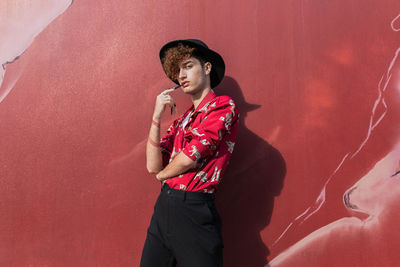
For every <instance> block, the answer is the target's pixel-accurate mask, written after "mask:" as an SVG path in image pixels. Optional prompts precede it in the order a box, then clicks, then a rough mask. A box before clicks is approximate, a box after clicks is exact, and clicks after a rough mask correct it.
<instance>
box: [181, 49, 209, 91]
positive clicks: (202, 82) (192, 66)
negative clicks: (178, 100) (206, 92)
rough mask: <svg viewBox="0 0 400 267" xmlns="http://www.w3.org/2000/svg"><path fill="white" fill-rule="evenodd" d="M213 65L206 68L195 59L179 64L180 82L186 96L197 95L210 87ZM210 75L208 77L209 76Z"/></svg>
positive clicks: (205, 65)
mask: <svg viewBox="0 0 400 267" xmlns="http://www.w3.org/2000/svg"><path fill="white" fill-rule="evenodd" d="M210 71H211V63H209V62H206V63H205V64H204V66H202V65H201V62H200V61H199V60H198V59H197V58H194V57H190V58H187V59H184V60H182V61H181V62H180V64H179V73H178V82H179V84H181V85H182V91H183V92H184V93H185V94H196V93H198V92H200V91H201V90H202V89H204V88H205V87H206V86H209V74H210ZM207 75H208V76H207Z"/></svg>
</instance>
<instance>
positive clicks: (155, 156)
mask: <svg viewBox="0 0 400 267" xmlns="http://www.w3.org/2000/svg"><path fill="white" fill-rule="evenodd" d="M159 123H160V118H158V117H154V116H153V122H152V124H151V127H150V132H149V138H148V140H147V144H146V166H147V170H148V171H149V172H150V173H158V172H159V171H160V170H162V154H161V149H160V126H159Z"/></svg>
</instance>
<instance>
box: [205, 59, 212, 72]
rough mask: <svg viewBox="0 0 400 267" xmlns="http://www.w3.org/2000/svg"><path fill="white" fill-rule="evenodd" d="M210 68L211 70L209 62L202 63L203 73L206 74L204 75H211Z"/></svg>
mask: <svg viewBox="0 0 400 267" xmlns="http://www.w3.org/2000/svg"><path fill="white" fill-rule="evenodd" d="M211 68H212V65H211V62H206V63H204V72H205V73H206V75H208V74H210V73H211Z"/></svg>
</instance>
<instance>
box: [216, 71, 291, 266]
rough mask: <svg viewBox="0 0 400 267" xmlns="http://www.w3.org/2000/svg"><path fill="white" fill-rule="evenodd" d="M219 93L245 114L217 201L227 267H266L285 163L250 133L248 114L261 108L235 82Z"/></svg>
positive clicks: (225, 83) (229, 81) (225, 84)
mask: <svg viewBox="0 0 400 267" xmlns="http://www.w3.org/2000/svg"><path fill="white" fill-rule="evenodd" d="M215 91H216V94H217V95H229V96H231V97H232V98H233V99H234V101H235V103H236V105H237V106H238V108H239V112H240V119H239V129H238V136H237V142H236V145H235V149H234V152H233V154H232V158H231V160H230V163H229V165H228V168H227V170H226V172H225V174H224V177H223V182H222V183H221V184H220V186H219V191H218V193H217V194H218V195H217V201H216V203H217V206H218V209H219V212H220V214H221V217H222V221H223V237H224V246H225V247H224V265H226V266H230V267H239V266H240V267H243V266H254V267H258V266H264V265H265V264H267V263H268V262H267V256H268V255H269V254H270V252H269V249H268V247H266V245H265V244H264V242H263V241H262V240H261V236H260V231H262V230H263V229H264V228H265V227H266V226H268V225H269V223H270V220H271V216H272V211H273V208H274V198H275V197H276V196H278V195H279V194H280V192H281V190H282V188H283V180H284V178H285V174H286V165H285V160H284V159H283V157H282V155H281V153H280V152H279V151H278V150H277V149H276V148H274V147H273V146H271V145H270V144H268V143H267V142H266V141H264V140H263V139H262V138H261V137H259V136H257V135H256V134H254V133H253V132H252V131H251V130H249V129H248V128H246V125H245V120H246V115H247V112H250V111H252V110H254V109H257V108H259V107H260V105H253V104H248V103H246V101H245V99H244V97H243V93H242V90H241V89H240V87H239V85H238V84H237V82H236V81H235V80H234V79H233V78H231V77H228V76H225V78H224V80H223V82H222V84H221V85H219V86H218V88H217V89H215Z"/></svg>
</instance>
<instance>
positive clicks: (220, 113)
mask: <svg viewBox="0 0 400 267" xmlns="http://www.w3.org/2000/svg"><path fill="white" fill-rule="evenodd" d="M193 108H194V105H193V104H192V105H191V106H190V108H189V109H188V110H187V111H186V112H185V113H184V114H183V115H182V117H180V118H178V119H176V120H175V121H174V122H173V123H172V125H171V126H170V127H169V129H168V131H167V134H166V135H165V136H163V137H162V138H161V142H160V147H161V151H162V155H163V165H164V167H165V166H166V165H167V164H168V163H169V162H171V161H172V160H173V159H174V157H176V155H178V153H180V152H183V153H185V155H187V156H188V157H189V158H191V159H192V160H194V161H196V162H197V166H196V167H195V168H193V169H190V170H188V171H187V172H185V173H183V174H181V175H179V176H176V177H172V178H169V179H167V180H165V181H164V182H165V183H167V184H168V185H169V186H170V187H171V188H174V189H179V190H187V191H195V192H203V193H214V192H215V190H216V188H217V185H218V183H219V182H220V180H221V177H222V175H223V173H224V172H225V169H226V166H227V165H228V162H229V159H230V157H231V154H232V152H233V147H234V145H235V141H236V133H237V127H238V119H239V113H238V109H237V107H236V105H235V103H234V101H233V100H232V99H231V98H230V97H229V96H217V95H215V93H214V91H213V90H211V91H210V92H209V93H208V94H207V95H206V96H205V97H204V98H203V100H202V101H201V103H200V104H199V105H198V107H197V108H196V110H195V111H194V112H193Z"/></svg>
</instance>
